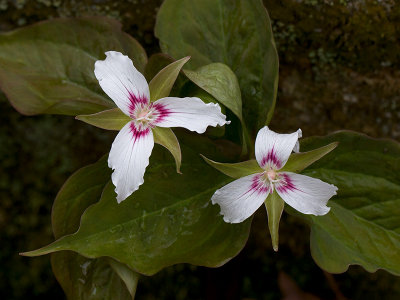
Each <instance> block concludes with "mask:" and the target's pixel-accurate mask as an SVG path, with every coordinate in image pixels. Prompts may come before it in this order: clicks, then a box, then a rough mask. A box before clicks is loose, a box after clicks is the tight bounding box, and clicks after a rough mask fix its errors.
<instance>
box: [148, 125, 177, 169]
mask: <svg viewBox="0 0 400 300" xmlns="http://www.w3.org/2000/svg"><path fill="white" fill-rule="evenodd" d="M153 137H154V142H155V143H157V144H159V145H161V146H163V147H165V148H167V149H168V151H169V152H171V154H172V156H173V157H174V159H175V164H176V172H177V173H180V174H181V170H180V169H181V162H182V153H181V147H180V145H179V142H178V139H177V138H176V135H175V133H174V132H173V131H172V129H171V128H162V127H155V128H153Z"/></svg>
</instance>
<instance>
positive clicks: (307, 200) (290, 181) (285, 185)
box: [275, 172, 337, 216]
mask: <svg viewBox="0 0 400 300" xmlns="http://www.w3.org/2000/svg"><path fill="white" fill-rule="evenodd" d="M279 176H282V177H283V179H282V180H281V181H279V182H277V183H276V184H275V189H276V191H277V192H278V194H279V196H281V197H282V199H283V200H284V201H285V202H286V203H287V204H289V205H290V206H291V207H293V208H294V209H296V210H298V211H299V212H301V213H303V214H312V215H316V216H321V215H325V214H326V213H328V212H329V210H330V207H327V206H326V203H327V202H328V200H329V199H330V198H331V197H332V196H334V195H336V191H337V187H336V186H334V185H333V184H329V183H326V182H323V181H321V180H319V179H316V178H312V177H309V176H305V175H300V174H295V173H291V172H281V173H279Z"/></svg>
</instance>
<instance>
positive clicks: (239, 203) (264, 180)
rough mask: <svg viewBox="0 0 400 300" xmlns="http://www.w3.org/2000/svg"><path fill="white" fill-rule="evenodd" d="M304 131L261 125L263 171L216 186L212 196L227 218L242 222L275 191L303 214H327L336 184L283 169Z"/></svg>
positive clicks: (258, 149) (258, 153) (257, 149)
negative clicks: (282, 130) (287, 131)
mask: <svg viewBox="0 0 400 300" xmlns="http://www.w3.org/2000/svg"><path fill="white" fill-rule="evenodd" d="M299 137H301V131H300V130H299V131H297V132H294V133H291V134H278V133H275V132H273V131H271V130H270V129H269V128H268V127H264V128H262V129H261V130H260V131H259V132H258V134H257V138H256V144H255V154H256V160H257V162H258V165H259V166H260V172H259V173H256V174H251V175H248V176H245V177H242V178H239V179H237V180H235V181H233V182H231V183H229V184H228V185H226V186H224V187H222V188H221V189H219V190H217V191H216V192H215V193H214V195H213V196H212V198H211V201H212V203H213V204H215V203H217V204H219V206H220V207H221V214H222V215H223V216H224V221H226V222H229V223H240V222H242V221H244V220H245V219H247V218H249V217H250V216H251V215H252V214H253V213H254V212H255V211H256V210H257V209H258V208H259V207H260V206H261V205H262V204H263V203H264V201H265V200H266V199H267V197H269V196H271V195H272V194H273V193H274V192H276V193H278V195H279V196H280V197H281V198H282V199H283V201H284V202H285V203H286V204H288V205H290V206H291V207H293V208H294V209H296V210H298V211H299V212H301V213H304V214H313V215H316V216H319V215H325V214H326V213H328V212H329V210H330V208H329V207H327V206H326V204H327V202H328V200H329V199H330V198H331V197H332V196H333V195H336V191H337V187H336V186H334V185H332V184H329V183H326V182H323V181H321V180H319V179H316V178H312V177H309V176H305V175H301V174H296V173H292V172H286V171H281V169H282V168H283V167H284V166H285V164H286V162H287V161H288V159H289V156H290V154H291V153H292V151H296V150H297V151H298V139H299Z"/></svg>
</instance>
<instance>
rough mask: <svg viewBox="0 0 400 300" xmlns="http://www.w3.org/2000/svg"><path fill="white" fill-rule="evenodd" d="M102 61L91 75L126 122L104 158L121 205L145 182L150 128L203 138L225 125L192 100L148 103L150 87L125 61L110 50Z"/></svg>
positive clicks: (211, 108) (212, 109)
mask: <svg viewBox="0 0 400 300" xmlns="http://www.w3.org/2000/svg"><path fill="white" fill-rule="evenodd" d="M106 56H107V57H106V59H105V60H103V61H102V60H99V61H96V63H95V70H94V73H95V76H96V78H97V79H98V81H99V83H100V86H101V88H102V89H103V90H104V92H105V93H106V94H107V95H108V96H109V97H110V98H111V99H112V100H113V101H114V102H115V104H116V105H117V106H118V107H119V108H120V109H121V111H122V112H123V113H124V114H125V115H127V116H129V117H130V119H131V121H129V122H128V123H127V124H126V125H125V126H124V127H123V128H122V129H121V131H120V132H119V133H118V135H117V137H116V138H115V140H114V142H113V144H112V147H111V151H110V155H109V157H108V165H109V167H110V168H112V169H113V170H114V172H113V174H112V182H113V184H114V185H115V192H116V193H117V201H118V203H120V202H121V201H123V200H125V199H126V198H127V197H128V196H129V195H131V194H132V193H133V192H134V191H136V190H137V189H138V188H139V186H140V185H141V184H142V183H143V181H144V179H143V176H144V173H145V170H146V167H147V166H148V164H149V157H150V154H151V152H152V149H153V146H154V138H153V133H152V129H153V128H154V127H156V126H159V127H183V128H186V129H189V130H191V131H196V132H198V133H204V132H205V130H206V129H207V127H208V126H217V125H220V126H223V125H225V124H229V121H226V116H225V115H224V114H222V113H221V108H220V106H219V105H218V104H214V103H208V104H206V103H204V102H203V101H202V100H200V99H199V98H196V97H192V98H190V97H187V98H175V97H166V98H161V99H158V100H157V101H154V102H150V91H149V85H148V84H147V81H146V79H145V78H144V76H143V75H142V74H141V73H140V72H139V71H138V70H137V69H136V68H135V67H134V65H133V63H132V61H131V60H130V59H129V57H127V56H125V55H123V54H121V53H119V52H115V51H109V52H106Z"/></svg>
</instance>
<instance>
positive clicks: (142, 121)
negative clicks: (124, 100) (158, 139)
mask: <svg viewBox="0 0 400 300" xmlns="http://www.w3.org/2000/svg"><path fill="white" fill-rule="evenodd" d="M131 118H132V119H133V120H134V121H135V124H136V125H137V126H138V127H139V128H143V127H153V124H152V123H153V121H154V120H155V119H156V114H155V113H154V108H153V105H152V104H138V105H137V106H136V108H135V110H134V111H133V113H132V114H131Z"/></svg>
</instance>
